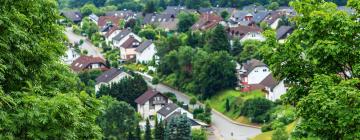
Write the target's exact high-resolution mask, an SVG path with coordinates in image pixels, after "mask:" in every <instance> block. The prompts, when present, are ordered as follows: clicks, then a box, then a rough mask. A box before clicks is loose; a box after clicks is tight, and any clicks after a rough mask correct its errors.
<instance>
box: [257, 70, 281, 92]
mask: <svg viewBox="0 0 360 140" xmlns="http://www.w3.org/2000/svg"><path fill="white" fill-rule="evenodd" d="M260 84H261V85H263V86H265V87H269V88H270V89H271V90H272V89H273V88H274V87H276V85H278V84H279V81H277V80H276V79H275V78H274V77H273V75H272V74H271V73H270V74H269V75H268V76H266V78H265V79H264V80H262V81H261V82H260Z"/></svg>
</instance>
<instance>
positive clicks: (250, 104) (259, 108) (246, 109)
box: [241, 98, 273, 123]
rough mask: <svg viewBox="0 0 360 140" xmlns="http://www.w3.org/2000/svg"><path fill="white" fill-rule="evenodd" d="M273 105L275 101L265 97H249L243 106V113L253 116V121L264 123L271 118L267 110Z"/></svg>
mask: <svg viewBox="0 0 360 140" xmlns="http://www.w3.org/2000/svg"><path fill="white" fill-rule="evenodd" d="M272 107H273V103H272V102H271V101H269V100H267V99H265V98H254V99H249V100H246V101H245V102H244V105H243V106H242V107H241V115H244V116H246V117H249V118H251V121H252V122H255V123H263V122H264V121H265V122H266V121H268V120H269V116H268V114H267V112H268V111H269V110H270V109H271V108H272Z"/></svg>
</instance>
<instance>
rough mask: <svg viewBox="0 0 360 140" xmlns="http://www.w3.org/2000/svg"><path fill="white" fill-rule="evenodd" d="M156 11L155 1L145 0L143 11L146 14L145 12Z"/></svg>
mask: <svg viewBox="0 0 360 140" xmlns="http://www.w3.org/2000/svg"><path fill="white" fill-rule="evenodd" d="M154 12H156V3H155V1H154V0H149V1H147V2H146V4H145V8H144V11H143V13H144V14H147V13H154Z"/></svg>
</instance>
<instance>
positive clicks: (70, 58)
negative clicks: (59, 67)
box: [62, 47, 80, 65]
mask: <svg viewBox="0 0 360 140" xmlns="http://www.w3.org/2000/svg"><path fill="white" fill-rule="evenodd" d="M79 57H80V55H79V54H78V53H77V52H76V51H75V49H74V48H72V47H68V49H67V50H66V52H65V55H64V56H63V57H62V61H63V62H64V63H65V64H68V65H70V64H71V63H72V62H74V61H75V60H76V59H77V58H79Z"/></svg>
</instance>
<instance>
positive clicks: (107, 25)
mask: <svg viewBox="0 0 360 140" xmlns="http://www.w3.org/2000/svg"><path fill="white" fill-rule="evenodd" d="M121 19H122V18H121V17H117V16H100V17H99V19H98V22H97V25H98V26H99V29H100V34H101V35H104V36H109V35H110V34H111V33H112V32H115V31H116V30H118V29H119V22H120V20H121Z"/></svg>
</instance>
